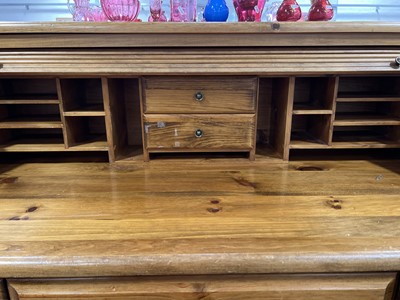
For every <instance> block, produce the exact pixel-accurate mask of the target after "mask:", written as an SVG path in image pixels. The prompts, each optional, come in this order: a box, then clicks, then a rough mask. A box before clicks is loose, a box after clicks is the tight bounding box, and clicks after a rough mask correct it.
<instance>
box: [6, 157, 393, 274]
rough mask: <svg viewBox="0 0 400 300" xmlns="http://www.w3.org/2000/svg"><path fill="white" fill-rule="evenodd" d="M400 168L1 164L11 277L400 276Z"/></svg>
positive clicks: (261, 162) (358, 163) (382, 164)
mask: <svg viewBox="0 0 400 300" xmlns="http://www.w3.org/2000/svg"><path fill="white" fill-rule="evenodd" d="M399 195H400V161H398V160H390V161H389V160H388V161H366V160H342V161H334V160H332V161H294V162H291V163H289V164H286V163H282V162H281V161H279V160H274V159H265V158H264V159H263V158H260V157H257V160H256V161H255V162H249V161H248V160H245V159H233V160H228V159H209V160H174V159H171V160H166V161H165V160H154V161H151V162H150V163H148V164H144V163H141V162H130V163H118V164H115V165H109V164H107V163H26V164H23V163H21V164H1V165H0V274H1V277H4V278H9V277H76V276H108V275H110V276H113V275H141V274H146V275H150V274H152V275H166V274H221V273H225V274H226V273H303V272H304V273H305V272H307V273H310V272H311V273H312V272H362V271H369V272H372V271H398V270H400V205H399V197H400V196H399Z"/></svg>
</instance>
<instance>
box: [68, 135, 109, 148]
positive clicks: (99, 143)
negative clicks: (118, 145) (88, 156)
mask: <svg viewBox="0 0 400 300" xmlns="http://www.w3.org/2000/svg"><path fill="white" fill-rule="evenodd" d="M66 150H67V151H108V150H109V149H108V144H107V141H106V138H105V137H103V136H91V137H88V138H87V140H85V141H83V142H79V143H76V144H75V145H73V146H70V147H69V148H67V149H66Z"/></svg>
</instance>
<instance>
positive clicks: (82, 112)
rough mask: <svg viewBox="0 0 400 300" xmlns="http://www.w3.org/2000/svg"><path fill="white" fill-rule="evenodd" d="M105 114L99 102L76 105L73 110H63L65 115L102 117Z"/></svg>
mask: <svg viewBox="0 0 400 300" xmlns="http://www.w3.org/2000/svg"><path fill="white" fill-rule="evenodd" d="M105 115H106V113H105V111H104V108H103V106H102V105H101V104H98V105H88V106H84V107H78V108H76V109H74V110H69V111H64V116H65V117H104V116H105Z"/></svg>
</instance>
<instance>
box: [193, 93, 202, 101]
mask: <svg viewBox="0 0 400 300" xmlns="http://www.w3.org/2000/svg"><path fill="white" fill-rule="evenodd" d="M194 99H196V101H199V102H201V101H203V100H204V94H203V92H197V93H196V94H194Z"/></svg>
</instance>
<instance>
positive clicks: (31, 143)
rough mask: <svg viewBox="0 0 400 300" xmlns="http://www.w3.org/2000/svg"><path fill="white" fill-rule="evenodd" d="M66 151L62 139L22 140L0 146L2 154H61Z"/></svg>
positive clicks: (14, 140)
mask: <svg viewBox="0 0 400 300" xmlns="http://www.w3.org/2000/svg"><path fill="white" fill-rule="evenodd" d="M59 151H65V146H64V142H63V141H62V138H21V139H13V140H11V141H8V142H7V143H5V144H0V152H59Z"/></svg>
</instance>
